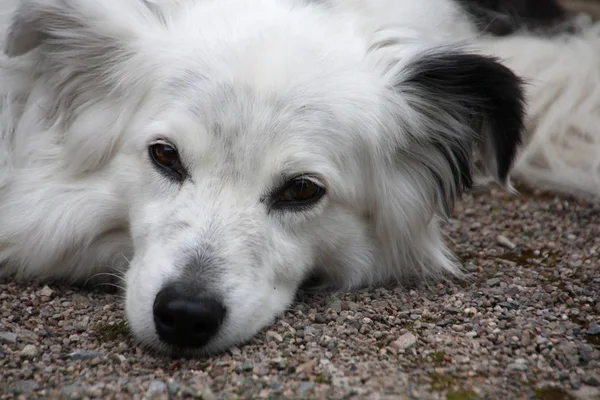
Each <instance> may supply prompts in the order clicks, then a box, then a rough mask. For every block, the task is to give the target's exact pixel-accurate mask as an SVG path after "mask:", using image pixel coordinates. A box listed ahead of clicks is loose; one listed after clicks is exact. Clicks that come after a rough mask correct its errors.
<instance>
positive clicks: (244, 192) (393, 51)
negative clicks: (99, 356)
mask: <svg viewBox="0 0 600 400" xmlns="http://www.w3.org/2000/svg"><path fill="white" fill-rule="evenodd" d="M0 13H2V16H1V17H0V18H1V23H0V26H2V27H3V32H4V34H2V36H0V40H1V41H2V46H3V48H4V53H5V54H4V55H2V56H0V275H3V276H6V275H12V276H15V277H16V278H17V279H28V278H40V279H60V280H66V281H69V282H81V281H85V280H86V279H88V278H90V277H94V276H98V274H103V273H111V272H115V271H122V272H124V273H125V283H126V311H127V318H128V321H129V325H130V327H131V329H132V331H133V333H134V335H135V336H136V337H137V338H138V339H139V340H140V341H141V342H142V343H144V344H145V345H147V346H149V347H152V348H154V349H157V350H161V351H179V350H182V349H178V348H177V345H167V344H166V343H164V341H161V340H160V338H159V336H158V334H157V331H156V329H155V322H154V320H153V304H154V302H155V298H156V296H157V293H159V291H160V290H161V288H163V287H164V286H165V285H168V284H172V283H177V284H178V285H183V286H185V290H186V291H187V292H189V293H201V294H202V296H210V297H211V298H213V299H218V301H219V302H220V303H221V304H222V305H223V307H224V308H225V309H226V310H227V312H226V314H225V316H224V319H223V322H222V324H221V326H220V329H219V330H218V332H217V333H216V334H215V335H214V337H211V339H210V340H209V341H208V342H207V343H205V344H203V345H202V346H197V347H195V348H191V349H190V348H186V349H183V350H185V351H187V352H191V353H207V352H215V351H220V350H223V349H224V348H226V347H228V346H231V345H233V344H237V343H240V342H242V341H244V340H247V339H248V338H250V337H252V336H253V335H254V334H255V333H256V332H257V331H259V330H260V329H261V328H262V327H264V326H265V325H267V324H269V323H270V322H271V321H272V320H273V318H274V317H276V316H277V315H278V314H279V313H281V312H282V311H283V310H285V309H286V308H287V307H288V306H289V304H290V303H291V302H292V299H293V297H294V294H295V293H296V291H297V289H298V288H299V286H300V285H301V284H302V283H303V282H305V281H306V280H307V279H309V278H315V279H317V280H318V281H319V282H321V283H322V284H323V285H326V286H329V287H334V288H338V289H351V288H356V287H359V286H365V285H376V284H380V283H383V282H389V281H402V280H404V279H406V278H408V277H413V276H417V277H425V276H432V275H433V276H435V275H439V274H441V273H449V274H455V275H458V274H460V270H459V268H458V265H457V263H456V261H455V260H454V258H453V257H452V255H451V253H450V251H449V250H448V248H447V247H446V245H445V244H444V242H443V240H442V234H441V231H440V227H439V221H440V219H441V218H443V217H444V216H445V215H446V214H447V212H448V211H449V210H450V209H451V207H452V203H453V201H455V199H457V198H458V197H459V196H460V193H461V192H462V191H463V190H465V189H467V188H469V187H470V186H471V184H472V171H471V168H472V167H471V166H472V159H471V158H472V154H473V152H474V150H477V154H479V155H480V158H481V160H482V161H483V162H484V164H485V166H486V168H487V171H488V172H489V173H490V174H492V175H493V176H494V177H495V178H496V179H497V181H498V182H499V183H500V184H502V185H504V186H507V187H510V185H509V183H508V177H509V172H510V169H511V165H512V162H513V158H514V157H515V155H516V154H517V150H518V145H519V143H520V140H521V133H522V128H523V121H524V119H523V111H524V110H523V102H522V88H523V86H522V84H521V80H520V78H518V77H517V76H516V75H515V74H514V73H513V72H512V71H511V70H510V69H508V68H507V67H506V66H504V65H503V63H501V62H500V60H499V59H496V58H494V57H495V56H499V57H501V59H502V60H506V62H507V63H508V64H507V65H509V66H511V67H512V68H514V70H515V71H517V72H518V74H520V75H523V76H524V77H525V78H527V79H528V81H529V82H530V84H529V87H533V89H531V90H530V91H529V92H528V95H529V98H530V100H531V102H530V104H531V105H530V107H529V110H530V115H531V117H530V118H529V119H528V120H527V121H528V124H529V126H530V129H531V132H533V133H534V135H533V139H531V146H530V147H529V149H530V150H529V152H533V151H535V149H537V148H538V147H540V145H539V142H536V140H538V141H539V140H541V148H542V149H543V150H548V149H549V143H551V141H549V140H548V139H545V138H546V137H549V136H551V135H553V134H559V135H561V134H563V133H564V132H565V130H564V129H563V127H564V128H571V127H576V126H577V127H581V126H583V128H585V129H588V128H590V129H591V127H592V125H593V124H592V122H594V123H595V118H597V115H598V113H597V112H596V113H592V112H591V111H590V112H589V114H588V113H587V111H588V110H597V107H598V102H599V101H600V100H599V99H600V95H599V94H598V93H597V92H598V90H600V84H599V85H597V86H594V85H590V84H586V83H584V82H583V80H582V82H581V83H578V82H576V77H578V76H581V73H586V74H588V75H589V76H595V77H596V79H597V75H598V71H599V69H598V68H596V67H597V66H598V65H597V63H598V61H597V60H598V57H597V52H595V51H589V50H588V49H589V48H592V47H594V46H595V45H594V43H595V42H594V41H597V40H598V39H597V37H598V36H597V35H596V34H595V33H593V32H592V31H591V30H590V32H588V33H586V35H588V36H585V35H583V36H579V37H577V38H572V39H568V40H570V41H572V42H573V43H576V44H577V45H578V47H573V48H572V49H571V47H570V46H571V43H569V44H568V45H567V44H565V43H564V42H563V41H562V40H560V41H555V40H550V39H538V38H536V37H533V36H529V35H526V34H523V35H518V36H515V37H509V38H505V39H501V40H500V39H498V40H496V39H491V38H489V37H487V36H480V34H479V33H478V30H477V27H476V24H474V23H473V22H472V21H470V20H469V18H468V16H467V14H466V13H465V10H464V9H463V8H461V7H460V6H459V5H458V3H455V2H453V1H451V0H423V1H419V2H416V1H414V0H395V1H391V0H389V1H388V0H372V1H366V0H343V1H342V0H339V1H337V0H330V1H326V0H323V1H301V0H253V1H248V0H196V1H193V0H187V1H186V0H179V1H169V0H162V1H143V0H103V1H97V0H23V1H16V0H8V1H4V2H3V3H2V5H1V6H0ZM565 41H567V39H565ZM569 49H571V50H569ZM560 51H564V52H565V53H564V56H562V55H561V56H557V53H558V52H560ZM586 51H588V53H585V52H586ZM584 56H585V57H587V58H586V59H585V60H586V61H581V58H582V57H584ZM563 58H564V59H566V60H568V64H567V66H565V67H561V64H560V62H559V61H561V60H562V59H563ZM549 65H550V67H548V66H549ZM543 66H545V69H542V67H543ZM532 78H537V82H541V83H539V84H537V85H536V84H535V82H534V84H533V85H532V84H531V81H532ZM540 78H544V79H540ZM533 80H534V81H535V79H533ZM555 87H556V88H558V87H562V88H563V89H564V92H562V93H564V95H562V96H561V95H557V94H555V93H558V92H555V91H554V90H555V89H554V88H555ZM556 90H558V89H556ZM577 96H584V97H586V98H587V99H588V101H587V102H583V103H580V102H579V100H577V101H576V100H575V98H576V97H577ZM577 99H579V97H577ZM548 102H553V103H554V104H555V105H556V107H563V108H564V107H566V108H568V109H574V108H575V104H578V105H579V106H581V104H583V106H581V107H582V108H581V110H580V112H581V114H580V116H579V117H578V116H576V115H575V114H573V115H571V114H568V113H565V112H559V111H556V108H552V107H548V104H549V103H548ZM592 119H594V120H593V121H592ZM576 122H577V123H576ZM549 126H550V128H548V127H549ZM596 126H597V125H596ZM540 132H541V133H540ZM593 140H594V141H596V143H597V140H598V139H597V138H595V139H593ZM157 141H165V142H168V143H170V144H172V145H173V146H174V147H176V148H177V150H178V151H179V154H180V157H181V160H182V163H183V164H184V166H185V169H186V171H187V178H186V179H185V180H183V181H182V182H174V181H173V180H172V179H169V177H167V176H165V174H163V173H162V172H161V171H160V169H158V168H156V166H155V165H153V164H152V162H151V160H150V158H149V156H148V147H149V146H150V145H152V144H153V143H156V142H157ZM536 143H537V144H536ZM536 146H537V147H536ZM558 147H559V148H560V147H561V146H560V145H559V146H558ZM528 156H529V153H528V152H527V151H526V152H525V156H523V157H521V158H520V160H521V161H520V164H519V165H520V166H521V167H520V168H518V169H517V172H521V173H524V175H525V176H526V177H535V176H536V175H534V173H533V172H532V170H530V169H528V168H529V167H530V166H531V165H532V164H531V163H528V161H527V160H528ZM559 157H561V158H565V160H564V161H561V162H568V160H566V157H563V154H560V155H559ZM596 157H597V153H596ZM551 158H552V162H555V160H554V158H556V155H553V156H552V157H551ZM579 161H581V160H579ZM594 162H596V159H595V158H594ZM594 168H595V169H594V171H595V175H592V174H590V172H589V171H590V169H586V170H585V171H579V172H574V174H575V175H576V176H578V177H579V178H581V177H585V178H586V179H588V180H591V179H592V176H593V177H594V179H597V176H598V167H597V164H596V166H595V167H594ZM564 173H565V174H566V173H567V172H566V170H565V171H564ZM304 174H309V175H310V176H312V177H314V179H315V180H316V181H318V183H319V184H320V185H322V186H323V187H324V189H325V190H326V194H325V196H324V197H323V198H322V199H321V200H320V201H318V202H317V203H316V204H313V205H311V206H310V207H306V208H303V209H301V210H282V209H277V208H274V207H273V206H272V202H271V197H270V196H271V194H272V193H274V192H276V191H277V190H278V188H279V187H281V185H282V184H284V183H285V182H286V180H289V179H291V178H293V177H294V176H298V175H304ZM577 174H578V175H577ZM548 176H554V183H557V184H558V186H561V187H573V186H577V187H583V186H585V185H587V186H589V187H592V186H593V185H594V182H597V181H594V182H592V181H588V182H586V184H585V185H582V184H579V183H576V184H574V183H573V179H571V178H572V176H571V175H568V176H567V175H564V176H556V175H548ZM534 179H537V178H534ZM596 185H597V183H596ZM587 186H586V187H587ZM596 190H597V186H596ZM592 191H593V190H592Z"/></svg>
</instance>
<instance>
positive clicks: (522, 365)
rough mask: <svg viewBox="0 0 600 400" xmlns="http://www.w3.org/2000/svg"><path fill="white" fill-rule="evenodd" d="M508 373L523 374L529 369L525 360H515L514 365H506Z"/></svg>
mask: <svg viewBox="0 0 600 400" xmlns="http://www.w3.org/2000/svg"><path fill="white" fill-rule="evenodd" d="M506 369H508V370H509V371H521V372H525V371H527V370H528V369H529V367H528V366H527V360H525V359H523V358H517V359H516V360H515V362H514V363H512V364H508V366H507V367H506Z"/></svg>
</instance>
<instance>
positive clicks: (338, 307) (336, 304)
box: [327, 298, 342, 313]
mask: <svg viewBox="0 0 600 400" xmlns="http://www.w3.org/2000/svg"><path fill="white" fill-rule="evenodd" d="M327 308H329V309H331V310H333V311H335V312H338V313H339V312H341V311H342V301H341V300H340V299H338V298H334V299H333V300H332V301H331V302H330V303H329V304H327Z"/></svg>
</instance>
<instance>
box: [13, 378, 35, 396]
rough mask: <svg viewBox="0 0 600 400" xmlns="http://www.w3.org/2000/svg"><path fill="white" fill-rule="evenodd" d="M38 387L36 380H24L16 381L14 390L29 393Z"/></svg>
mask: <svg viewBox="0 0 600 400" xmlns="http://www.w3.org/2000/svg"><path fill="white" fill-rule="evenodd" d="M39 388H40V384H39V383H37V382H36V381H32V380H26V381H17V382H16V383H15V386H14V391H15V392H17V393H31V392H33V391H36V390H38V389H39Z"/></svg>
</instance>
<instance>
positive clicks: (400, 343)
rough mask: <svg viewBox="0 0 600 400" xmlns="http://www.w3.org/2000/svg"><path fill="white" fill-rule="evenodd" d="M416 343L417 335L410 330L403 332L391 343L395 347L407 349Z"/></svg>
mask: <svg viewBox="0 0 600 400" xmlns="http://www.w3.org/2000/svg"><path fill="white" fill-rule="evenodd" d="M416 343H417V337H416V336H415V335H413V334H412V333H410V332H407V333H405V334H404V335H402V336H400V337H399V338H398V339H396V340H394V341H393V342H392V343H391V345H390V346H391V347H393V348H395V349H408V348H410V347H412V346H414V345H415V344H416Z"/></svg>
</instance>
